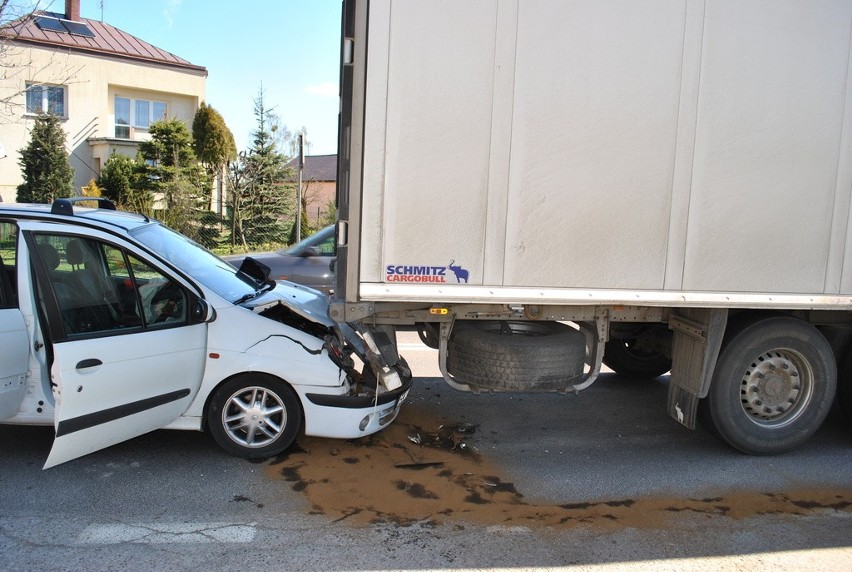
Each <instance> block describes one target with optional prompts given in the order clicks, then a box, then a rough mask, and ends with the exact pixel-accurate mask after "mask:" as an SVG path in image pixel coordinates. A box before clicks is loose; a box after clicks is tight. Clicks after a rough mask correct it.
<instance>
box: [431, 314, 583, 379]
mask: <svg viewBox="0 0 852 572" xmlns="http://www.w3.org/2000/svg"><path fill="white" fill-rule="evenodd" d="M585 360H586V336H585V335H584V334H583V333H582V332H580V331H578V330H575V329H573V328H571V327H570V326H567V325H565V324H560V323H558V322H518V321H470V322H463V321H462V322H456V324H455V326H454V328H453V334H452V336H451V337H450V340H449V342H448V344H447V370H448V371H449V372H450V373H451V374H452V375H453V376H455V377H456V378H457V379H458V380H459V381H460V382H462V383H465V384H468V385H470V386H473V387H475V388H477V389H483V390H492V391H564V390H567V389H569V388H570V387H571V386H572V385H573V384H575V383H577V381H579V379H580V378H581V377H582V375H583V367H584V364H585Z"/></svg>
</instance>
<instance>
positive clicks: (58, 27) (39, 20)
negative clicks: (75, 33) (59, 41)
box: [35, 16, 68, 34]
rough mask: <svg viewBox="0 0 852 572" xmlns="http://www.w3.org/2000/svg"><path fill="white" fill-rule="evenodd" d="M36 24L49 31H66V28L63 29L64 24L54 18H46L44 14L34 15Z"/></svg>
mask: <svg viewBox="0 0 852 572" xmlns="http://www.w3.org/2000/svg"><path fill="white" fill-rule="evenodd" d="M35 23H36V26H38V27H39V29H41V30H49V31H51V32H59V33H62V34H64V33H66V32H67V31H68V30H66V29H65V26H63V25H62V22H60V21H59V20H58V19H56V18H47V17H45V16H36V17H35Z"/></svg>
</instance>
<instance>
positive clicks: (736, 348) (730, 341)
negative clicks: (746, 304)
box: [699, 316, 837, 455]
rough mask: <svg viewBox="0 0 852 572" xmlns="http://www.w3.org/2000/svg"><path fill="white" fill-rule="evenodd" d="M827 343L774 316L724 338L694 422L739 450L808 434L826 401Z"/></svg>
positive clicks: (792, 443) (830, 357) (778, 446)
mask: <svg viewBox="0 0 852 572" xmlns="http://www.w3.org/2000/svg"><path fill="white" fill-rule="evenodd" d="M836 382H837V368H836V365H835V360H834V354H833V352H832V350H831V346H830V345H829V344H828V342H827V341H826V339H825V338H824V337H823V335H822V334H821V333H820V332H819V331H818V330H817V329H816V328H815V327H813V326H812V325H810V324H808V323H806V322H803V321H801V320H798V319H795V318H791V317H786V316H775V317H770V318H761V319H757V320H755V321H754V322H752V323H750V324H745V325H743V326H742V327H739V328H735V329H734V331H732V332H731V334H730V335H729V336H728V337H726V339H725V341H724V342H723V345H722V350H721V352H720V355H719V359H718V361H717V364H716V369H715V371H714V373H713V379H712V381H711V384H710V390H709V393H708V395H707V398H706V399H703V400H702V401H701V403H700V405H699V420H700V421H701V422H702V424H705V425H709V426H708V429H709V431H710V432H711V433H712V434H714V435H715V436H717V437H718V438H720V439H721V440H722V441H724V442H725V443H727V444H729V445H730V446H732V447H734V448H735V449H738V450H740V451H742V452H744V453H748V454H753V455H771V454H776V453H782V452H785V451H788V450H790V449H793V448H795V447H797V446H799V445H801V444H802V443H803V442H805V441H806V440H807V439H808V438H810V437H811V435H813V434H814V432H816V430H817V429H818V428H819V427H820V425H821V424H822V422H823V420H824V419H825V417H826V415H827V414H828V411H829V409H830V407H831V404H832V401H833V399H834V394H835V387H836Z"/></svg>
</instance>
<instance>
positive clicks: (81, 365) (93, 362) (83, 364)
mask: <svg viewBox="0 0 852 572" xmlns="http://www.w3.org/2000/svg"><path fill="white" fill-rule="evenodd" d="M103 364H104V362H102V361H101V360H99V359H95V358H89V359H84V360H82V361H79V362H77V369H86V368H87V367H95V366H98V365H103Z"/></svg>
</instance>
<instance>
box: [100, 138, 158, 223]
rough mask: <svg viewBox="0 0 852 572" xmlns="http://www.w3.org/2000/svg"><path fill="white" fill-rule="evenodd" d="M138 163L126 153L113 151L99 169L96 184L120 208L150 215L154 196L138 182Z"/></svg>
mask: <svg viewBox="0 0 852 572" xmlns="http://www.w3.org/2000/svg"><path fill="white" fill-rule="evenodd" d="M140 164H141V163H137V162H136V161H134V160H133V159H132V158H131V157H128V156H127V155H122V154H121V153H113V154H112V155H110V157H109V159H107V161H106V163H104V166H103V168H102V169H101V176H100V177H98V186H99V187H101V189H103V196H105V197H106V198H108V199H110V200H111V201H113V202H114V203H115V204H116V205H118V206H119V207H120V208H122V209H124V210H128V211H133V212H138V213H142V214H145V215H152V214H153V206H154V197H153V195H152V194H151V191H150V190H148V189H146V188H144V186H142V185H140V184H139V183H138V179H139V176H140V175H139V171H140V170H141V169H140Z"/></svg>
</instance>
